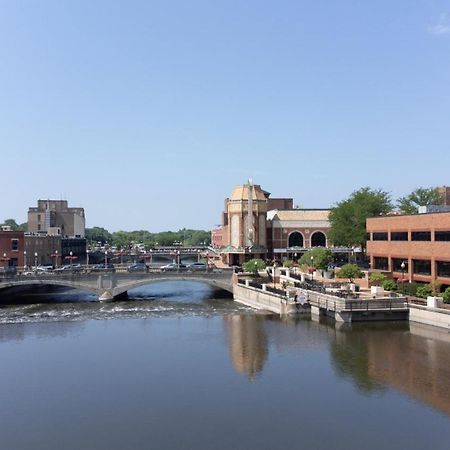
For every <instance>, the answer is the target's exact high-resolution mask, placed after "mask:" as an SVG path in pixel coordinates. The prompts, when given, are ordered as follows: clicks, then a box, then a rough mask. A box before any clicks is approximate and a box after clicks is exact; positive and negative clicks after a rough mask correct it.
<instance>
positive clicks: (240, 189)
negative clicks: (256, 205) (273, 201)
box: [230, 184, 267, 201]
mask: <svg viewBox="0 0 450 450" xmlns="http://www.w3.org/2000/svg"><path fill="white" fill-rule="evenodd" d="M252 191H253V200H263V201H266V200H267V197H266V195H265V192H264V191H263V190H262V189H261V186H260V185H259V184H254V185H253V190H252ZM230 200H234V201H236V200H248V184H244V185H243V186H236V187H235V188H234V191H233V193H232V194H231V197H230Z"/></svg>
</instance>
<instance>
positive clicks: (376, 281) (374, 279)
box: [369, 272, 386, 289]
mask: <svg viewBox="0 0 450 450" xmlns="http://www.w3.org/2000/svg"><path fill="white" fill-rule="evenodd" d="M369 281H370V284H371V285H372V286H383V283H384V282H385V281H386V275H385V274H384V273H381V272H373V273H371V274H370V277H369ZM383 287H384V286H383ZM385 289H386V288H385Z"/></svg>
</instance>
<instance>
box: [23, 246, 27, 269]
mask: <svg viewBox="0 0 450 450" xmlns="http://www.w3.org/2000/svg"><path fill="white" fill-rule="evenodd" d="M26 268H27V251H26V250H24V251H23V270H25V269H26Z"/></svg>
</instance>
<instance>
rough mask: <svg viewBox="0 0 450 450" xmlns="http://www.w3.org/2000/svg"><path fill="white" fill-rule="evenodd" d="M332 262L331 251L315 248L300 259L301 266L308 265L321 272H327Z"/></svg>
mask: <svg viewBox="0 0 450 450" xmlns="http://www.w3.org/2000/svg"><path fill="white" fill-rule="evenodd" d="M311 258H312V259H311ZM331 261H333V253H331V251H330V250H328V249H326V248H313V249H312V250H309V251H307V252H306V253H305V254H304V255H303V256H302V257H301V258H300V261H299V264H300V265H308V266H310V267H314V268H316V269H319V270H327V268H328V264H330V262H331Z"/></svg>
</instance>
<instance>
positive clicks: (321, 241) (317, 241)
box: [311, 231, 327, 247]
mask: <svg viewBox="0 0 450 450" xmlns="http://www.w3.org/2000/svg"><path fill="white" fill-rule="evenodd" d="M326 246H327V237H326V236H325V234H324V233H322V232H321V231H316V232H315V233H313V234H312V236H311V247H326Z"/></svg>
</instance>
